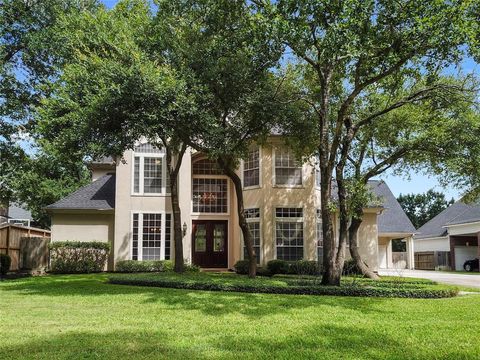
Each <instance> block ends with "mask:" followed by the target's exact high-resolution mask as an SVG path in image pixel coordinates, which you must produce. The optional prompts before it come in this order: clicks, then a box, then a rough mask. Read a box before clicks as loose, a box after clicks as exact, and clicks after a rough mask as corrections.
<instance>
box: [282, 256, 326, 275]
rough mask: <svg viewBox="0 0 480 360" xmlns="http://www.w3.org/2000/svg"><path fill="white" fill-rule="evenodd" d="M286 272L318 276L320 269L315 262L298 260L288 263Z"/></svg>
mask: <svg viewBox="0 0 480 360" xmlns="http://www.w3.org/2000/svg"><path fill="white" fill-rule="evenodd" d="M288 272H289V274H295V275H320V274H321V273H322V267H321V266H320V265H319V264H318V262H316V261H311V260H298V261H294V262H292V263H290V268H289V271H288Z"/></svg>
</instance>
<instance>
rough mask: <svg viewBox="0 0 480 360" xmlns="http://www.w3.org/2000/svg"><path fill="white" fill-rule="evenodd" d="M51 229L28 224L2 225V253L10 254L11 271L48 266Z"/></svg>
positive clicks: (0, 241) (0, 234)
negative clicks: (28, 225) (33, 226)
mask: <svg viewBox="0 0 480 360" xmlns="http://www.w3.org/2000/svg"><path fill="white" fill-rule="evenodd" d="M49 242H50V231H48V230H43V229H37V228H32V227H27V226H20V225H13V224H2V225H0V253H2V254H8V255H10V257H11V259H12V264H11V266H10V271H18V270H22V269H26V270H40V269H41V268H44V267H47V266H48V243H49Z"/></svg>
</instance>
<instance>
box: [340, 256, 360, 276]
mask: <svg viewBox="0 0 480 360" xmlns="http://www.w3.org/2000/svg"><path fill="white" fill-rule="evenodd" d="M342 275H347V276H348V275H362V271H361V270H360V269H359V267H358V266H357V262H356V261H355V260H354V259H348V260H345V263H344V264H343V270H342Z"/></svg>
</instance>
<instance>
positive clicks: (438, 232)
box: [415, 200, 480, 239]
mask: <svg viewBox="0 0 480 360" xmlns="http://www.w3.org/2000/svg"><path fill="white" fill-rule="evenodd" d="M475 221H480V204H478V203H472V204H465V203H464V202H462V201H460V200H459V201H457V202H456V203H454V204H453V205H450V206H449V207H448V208H446V209H445V210H443V211H442V212H441V213H440V214H438V215H437V216H435V217H434V218H433V219H432V220H430V221H429V222H427V223H426V224H425V225H423V226H422V227H421V228H420V229H418V231H417V233H418V235H416V236H415V238H416V239H426V238H433V237H440V236H446V235H447V229H446V228H445V226H446V225H455V224H467V223H470V222H475Z"/></svg>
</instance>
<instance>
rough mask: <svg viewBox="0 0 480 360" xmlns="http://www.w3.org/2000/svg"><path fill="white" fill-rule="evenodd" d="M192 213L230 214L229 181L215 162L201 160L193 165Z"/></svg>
mask: <svg viewBox="0 0 480 360" xmlns="http://www.w3.org/2000/svg"><path fill="white" fill-rule="evenodd" d="M192 173H193V174H192V177H193V178H192V211H193V212H194V213H210V214H222V213H228V181H227V178H226V176H225V175H224V174H223V171H222V170H221V169H220V168H219V167H218V165H217V163H216V162H215V161H212V160H209V159H199V160H196V161H194V162H193V164H192Z"/></svg>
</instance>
